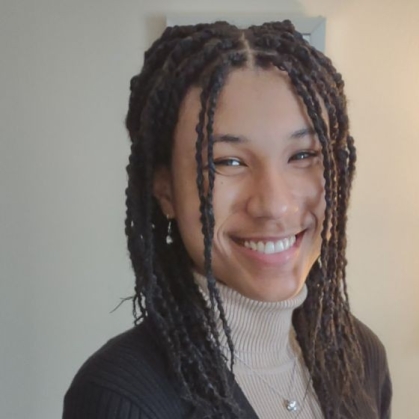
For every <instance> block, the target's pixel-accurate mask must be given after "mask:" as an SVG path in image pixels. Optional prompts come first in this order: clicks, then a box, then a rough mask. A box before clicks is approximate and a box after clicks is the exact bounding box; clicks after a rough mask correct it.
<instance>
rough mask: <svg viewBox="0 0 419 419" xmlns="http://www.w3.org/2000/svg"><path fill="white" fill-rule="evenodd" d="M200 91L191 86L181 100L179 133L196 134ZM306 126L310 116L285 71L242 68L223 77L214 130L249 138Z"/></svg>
mask: <svg viewBox="0 0 419 419" xmlns="http://www.w3.org/2000/svg"><path fill="white" fill-rule="evenodd" d="M200 95H201V88H199V87H193V88H191V89H190V90H189V92H188V93H187V95H186V96H185V98H184V100H183V102H182V105H181V108H180V111H179V119H178V126H177V132H178V133H181V134H182V136H184V135H185V134H187V133H188V132H189V133H190V134H191V135H193V137H194V138H196V132H195V127H196V124H197V122H198V117H199V113H200V111H201V99H200ZM325 115H326V111H325V109H324V115H323V117H324V116H325ZM326 119H327V118H326ZM306 127H312V122H311V119H310V118H309V116H308V114H307V110H306V108H305V106H304V104H303V101H302V99H301V98H300V97H299V96H298V95H297V94H296V93H295V91H294V88H293V86H292V84H291V82H290V80H289V77H288V75H287V74H286V73H284V72H281V71H279V70H278V69H276V68H272V69H268V70H266V69H261V68H255V69H253V68H244V69H238V70H234V71H232V72H231V73H230V74H229V76H228V77H227V78H226V80H225V83H224V86H223V88H222V90H221V92H220V95H219V98H218V101H217V106H216V111H215V118H214V130H215V131H218V133H220V134H231V135H238V136H246V137H250V138H251V137H255V136H260V135H268V136H269V135H275V136H279V135H283V136H287V135H288V136H289V135H290V134H291V133H292V132H295V131H296V130H299V129H303V128H306Z"/></svg>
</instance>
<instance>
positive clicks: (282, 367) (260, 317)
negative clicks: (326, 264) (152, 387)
mask: <svg viewBox="0 0 419 419" xmlns="http://www.w3.org/2000/svg"><path fill="white" fill-rule="evenodd" d="M194 277H195V280H196V282H197V283H198V285H199V287H200V289H201V292H202V294H203V295H204V297H205V299H206V300H207V301H208V302H209V298H210V297H209V291H208V286H207V279H206V278H205V277H204V276H202V275H200V274H198V273H195V274H194ZM217 287H218V289H219V293H220V297H221V300H222V304H223V307H224V311H225V315H226V320H227V324H228V326H229V327H230V329H231V338H232V341H233V344H234V355H235V356H234V358H235V359H234V367H233V372H234V375H235V378H236V381H237V383H238V385H239V386H240V387H241V389H242V391H243V393H244V394H245V396H246V398H247V399H248V401H249V403H250V404H251V405H252V407H253V409H254V410H255V412H256V413H257V415H258V417H259V418H260V419H274V418H275V419H282V418H283V419H291V418H297V417H298V419H320V418H323V414H322V412H321V408H320V405H319V402H318V399H317V396H316V394H315V392H314V389H313V386H312V383H311V380H310V375H309V372H308V370H307V367H306V365H305V363H304V359H303V356H302V352H301V348H300V346H299V344H298V341H297V339H296V335H295V330H294V328H293V325H292V313H293V311H294V310H295V309H296V308H297V307H299V306H301V305H302V304H303V302H304V301H305V299H306V297H307V287H306V285H304V286H303V288H302V289H301V291H300V292H299V293H298V295H296V296H295V297H293V298H290V299H287V300H284V301H279V302H265V301H257V300H252V299H250V298H248V297H245V296H243V295H242V294H240V293H239V292H237V291H236V290H234V289H233V288H230V287H228V286H226V285H224V284H223V283H220V282H217ZM217 313H218V311H217ZM217 329H218V332H219V335H220V344H221V347H222V350H223V352H224V355H225V356H226V357H227V359H228V361H230V357H231V355H230V350H229V349H228V343H227V337H226V335H225V333H224V328H223V326H222V322H221V319H220V317H219V313H218V314H217ZM229 364H230V362H229ZM287 401H296V402H297V404H298V410H297V411H288V410H287V408H286V403H287Z"/></svg>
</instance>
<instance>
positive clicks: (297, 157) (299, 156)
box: [290, 151, 319, 161]
mask: <svg viewBox="0 0 419 419" xmlns="http://www.w3.org/2000/svg"><path fill="white" fill-rule="evenodd" d="M318 155H319V152H318V151H301V152H300V153H296V154H294V155H293V156H292V157H291V158H290V161H301V160H307V159H310V158H313V157H317V156H318Z"/></svg>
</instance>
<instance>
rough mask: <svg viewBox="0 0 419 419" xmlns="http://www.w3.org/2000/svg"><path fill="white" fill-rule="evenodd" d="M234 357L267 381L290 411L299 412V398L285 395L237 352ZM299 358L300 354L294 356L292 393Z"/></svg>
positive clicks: (263, 380) (264, 381)
mask: <svg viewBox="0 0 419 419" xmlns="http://www.w3.org/2000/svg"><path fill="white" fill-rule="evenodd" d="M234 357H235V358H236V359H237V360H238V361H240V362H241V363H242V364H243V365H244V366H245V367H246V368H247V369H249V370H250V371H252V372H253V374H255V375H256V377H258V378H259V379H260V380H261V381H262V382H263V383H265V385H267V386H268V387H269V389H270V390H271V391H272V392H273V393H275V394H276V395H277V396H280V397H281V399H283V400H284V407H285V408H286V409H287V410H288V412H297V411H298V410H300V408H301V407H300V404H299V403H298V402H297V400H295V399H293V398H291V397H285V396H284V395H283V394H281V393H280V392H279V391H278V390H277V389H276V388H275V387H273V386H272V385H271V384H270V383H269V381H267V380H266V379H265V377H263V376H262V375H261V374H259V373H258V372H257V371H255V370H254V369H253V368H252V367H251V366H250V365H249V364H248V363H247V362H246V361H244V360H243V359H241V358H240V357H239V356H238V355H237V354H236V353H235V354H234ZM297 359H298V356H296V357H295V358H294V366H293V369H292V378H291V386H290V388H291V391H290V392H289V393H290V394H292V393H293V392H294V379H295V369H296V366H297Z"/></svg>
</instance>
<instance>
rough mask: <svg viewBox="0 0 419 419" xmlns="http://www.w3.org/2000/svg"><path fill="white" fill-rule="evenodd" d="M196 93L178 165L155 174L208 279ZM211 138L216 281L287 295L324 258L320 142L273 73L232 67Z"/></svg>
mask: <svg viewBox="0 0 419 419" xmlns="http://www.w3.org/2000/svg"><path fill="white" fill-rule="evenodd" d="M199 95H200V89H198V88H194V89H192V90H190V92H189V93H188V95H187V96H186V97H185V100H184V101H183V104H182V107H181V109H180V114H179V120H178V124H177V127H176V131H175V138H174V148H173V157H172V167H171V170H170V171H169V170H168V169H161V170H160V171H158V172H157V173H156V176H155V182H154V193H155V196H156V197H157V198H158V200H159V201H160V204H161V207H162V210H163V211H164V212H165V213H166V214H168V215H169V216H170V217H174V218H175V219H176V222H177V225H178V228H179V232H180V234H181V236H182V239H183V242H184V244H185V246H186V249H187V251H188V253H189V255H190V257H191V258H192V261H193V263H194V265H195V268H196V269H197V270H198V271H199V272H201V273H203V274H204V244H203V235H202V232H201V222H200V211H199V198H198V190H197V186H196V176H197V165H196V160H195V143H196V137H197V134H196V131H195V128H196V125H197V122H198V114H199V111H200V109H201V105H200V99H199ZM214 135H215V137H214V138H215V143H214V163H215V166H216V171H217V173H216V177H215V185H214V192H213V193H214V195H213V209H214V217H215V228H214V240H213V249H212V257H213V272H214V276H215V278H216V279H217V280H218V281H220V282H223V283H225V284H226V285H228V286H230V287H232V288H234V289H235V290H237V291H238V292H239V293H241V294H243V295H245V296H247V297H249V298H252V299H255V300H261V301H281V300H285V299H288V298H291V297H293V296H294V295H296V294H298V292H299V291H300V290H301V288H302V287H303V285H304V282H305V280H306V278H307V275H308V273H309V271H310V269H311V267H312V266H313V263H314V262H315V261H316V259H317V258H318V256H319V254H320V247H321V237H320V233H321V230H322V223H323V219H324V212H325V200H324V178H323V164H322V155H321V146H320V143H319V141H318V139H317V138H316V135H315V134H314V133H313V128H312V123H311V121H310V119H309V117H308V116H307V113H306V111H305V108H304V106H303V104H302V101H301V100H300V99H299V98H298V97H297V96H296V95H295V94H294V93H293V90H292V88H291V85H290V83H289V81H288V78H287V76H286V75H285V74H283V73H281V72H280V71H279V70H277V69H271V70H262V69H248V68H246V69H243V70H235V71H234V72H232V73H231V75H230V76H229V78H228V80H227V82H226V85H225V87H224V89H223V91H222V93H221V95H220V97H219V100H218V105H217V109H216V113H215V122H214ZM203 148H204V150H206V147H205V145H204V147H203ZM203 157H204V166H205V164H206V162H205V152H204V153H203ZM173 245H176V244H173Z"/></svg>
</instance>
